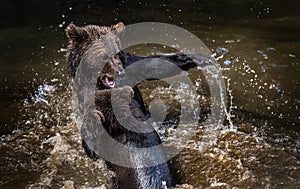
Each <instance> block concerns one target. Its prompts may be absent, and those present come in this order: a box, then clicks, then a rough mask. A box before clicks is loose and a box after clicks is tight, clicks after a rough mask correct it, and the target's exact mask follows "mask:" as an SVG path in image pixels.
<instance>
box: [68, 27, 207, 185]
mask: <svg viewBox="0 0 300 189" xmlns="http://www.w3.org/2000/svg"><path fill="white" fill-rule="evenodd" d="M123 29H124V24H123V23H118V24H116V25H113V26H110V27H106V26H96V25H88V26H85V27H77V26H75V25H74V24H70V25H69V26H68V27H67V29H66V35H67V37H68V39H69V41H70V45H69V47H68V52H67V63H68V65H67V66H68V73H69V75H70V78H71V80H72V83H73V87H74V89H75V91H76V94H77V97H78V105H79V110H80V111H79V112H80V113H81V115H82V117H83V123H82V127H81V129H82V130H81V132H82V136H83V147H84V149H85V150H86V153H87V155H88V156H89V157H91V158H93V159H97V158H99V157H101V156H102V155H103V154H105V153H106V154H107V153H108V154H109V153H111V154H113V155H115V156H124V157H127V156H128V158H129V159H130V157H132V154H130V153H128V152H122V151H118V152H114V150H115V149H116V148H115V146H114V145H115V144H116V143H114V142H113V141H112V140H111V138H113V140H114V141H116V142H118V143H119V144H122V145H125V146H129V147H136V148H151V147H155V146H159V145H160V144H161V140H160V138H159V136H158V134H157V133H156V132H155V130H153V128H152V127H151V126H149V125H145V124H143V122H144V121H146V120H147V119H148V118H147V116H146V114H147V111H146V108H145V106H144V102H143V99H142V98H141V95H140V92H139V90H138V88H137V87H134V88H133V89H132V88H131V87H129V86H123V87H118V86H116V84H117V81H118V79H119V78H120V77H121V75H122V74H124V68H126V67H127V66H129V65H131V64H132V63H134V62H136V61H139V60H144V59H146V60H147V59H152V58H160V59H163V60H167V61H170V62H173V63H174V64H175V65H176V66H178V67H180V68H182V69H184V70H187V69H189V68H191V67H195V66H197V64H198V65H199V62H200V64H202V63H204V64H205V63H206V62H207V61H208V62H209V61H210V58H209V57H206V56H203V55H196V59H197V60H194V57H195V56H189V55H185V54H174V55H159V56H149V57H138V56H134V55H132V54H129V53H126V52H124V51H122V50H121V49H120V40H119V34H120V33H121V32H122V30H123ZM195 62H197V64H196V63H195ZM150 67H151V65H150ZM161 71H162V72H163V75H165V76H172V75H176V74H179V73H174V72H172V71H170V72H169V73H168V70H167V69H164V68H161ZM113 95H115V96H116V95H117V97H116V98H115V99H117V101H118V102H117V103H118V112H122V116H123V117H130V116H128V115H129V114H132V116H133V117H134V118H135V119H129V121H127V124H128V125H129V127H128V125H127V126H126V127H124V126H123V125H122V124H121V123H120V122H119V120H118V119H117V118H116V115H115V112H114V110H113V107H112V104H113V103H116V102H111V99H112V96H113ZM99 123H100V124H99ZM141 128H143V129H145V128H146V130H147V131H148V132H143V131H144V130H143V129H141ZM103 129H104V130H103ZM104 131H105V132H104ZM139 131H141V132H139ZM103 133H107V134H108V135H103ZM90 139H91V140H90ZM86 140H88V141H98V142H95V143H90V142H87V141H86ZM108 141H110V142H108ZM104 144H105V145H104ZM95 149H97V150H95ZM155 149H156V150H155V151H153V152H151V157H149V154H139V155H138V156H136V155H135V157H134V158H132V159H130V160H129V162H131V163H132V164H135V163H136V162H142V164H143V163H145V164H147V160H150V159H152V161H155V159H158V160H166V155H165V152H164V149H163V148H160V147H159V148H155ZM153 159H154V160H153ZM158 162H160V163H159V164H157V165H153V166H146V167H143V166H142V167H134V166H133V167H132V168H130V167H124V166H120V165H117V163H116V162H112V163H111V162H107V164H108V165H109V166H110V167H111V169H112V170H113V171H115V173H116V177H117V178H116V188H162V187H164V186H166V187H170V186H172V185H173V184H174V180H173V178H172V175H171V171H170V168H169V163H168V162H167V160H166V161H164V162H161V161H158Z"/></svg>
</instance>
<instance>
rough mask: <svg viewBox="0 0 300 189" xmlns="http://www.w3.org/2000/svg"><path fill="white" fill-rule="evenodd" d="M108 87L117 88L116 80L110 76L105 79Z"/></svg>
mask: <svg viewBox="0 0 300 189" xmlns="http://www.w3.org/2000/svg"><path fill="white" fill-rule="evenodd" d="M104 81H105V83H106V85H107V86H108V87H110V88H114V87H115V80H114V79H112V78H110V77H108V76H105V79H104Z"/></svg>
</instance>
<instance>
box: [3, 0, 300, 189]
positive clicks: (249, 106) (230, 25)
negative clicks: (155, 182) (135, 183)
mask: <svg viewBox="0 0 300 189" xmlns="http://www.w3.org/2000/svg"><path fill="white" fill-rule="evenodd" d="M1 4H2V2H1ZM136 7H139V9H140V10H144V11H140V12H137V11H136V10H137V9H136ZM296 7H299V2H295V1H287V2H285V3H278V2H270V1H262V2H260V1H257V2H256V1H247V2H243V1H229V0H228V1H222V2H221V1H198V2H194V1H185V2H177V1H175V2H173V1H165V2H164V3H162V2H160V1H153V2H152V1H151V3H149V2H148V3H144V2H141V3H139V2H133V1H130V2H127V1H126V2H123V1H109V2H97V3H96V2H92V1H83V2H82V3H72V2H68V3H63V2H60V1H59V2H55V1H53V3H46V4H41V3H39V2H37V1H36V2H35V1H32V2H28V3H27V1H26V2H25V1H24V2H23V3H22V2H19V3H17V2H13V1H12V2H3V6H1V11H0V12H1V13H0V16H1V20H0V21H1V25H0V28H1V29H0V52H1V53H0V65H1V70H0V107H1V108H0V110H1V111H0V118H1V119H0V134H1V137H0V140H1V143H0V188H5V189H6V188H7V189H10V188H62V187H63V186H64V187H65V188H68V187H69V188H72V185H74V186H75V187H76V188H79V187H80V186H82V187H83V188H88V187H100V188H101V187H102V188H111V187H112V183H111V181H110V178H111V177H113V173H112V172H111V171H109V170H108V169H107V167H106V166H105V164H104V162H103V161H102V160H99V161H97V162H93V161H92V160H91V159H89V158H88V157H86V155H85V154H84V152H83V150H82V148H81V143H80V141H81V139H80V133H79V131H78V127H77V126H76V124H75V122H74V119H73V117H74V115H73V114H72V112H73V111H72V106H71V92H70V87H69V84H68V81H67V75H66V69H65V67H66V65H65V60H64V59H65V58H64V55H65V48H66V44H67V40H66V39H65V36H64V28H65V27H66V24H67V23H69V22H71V21H74V22H75V23H77V24H84V23H97V24H112V23H115V22H116V20H120V21H124V22H125V23H126V24H131V23H135V22H143V21H157V22H166V23H171V24H175V25H177V26H179V27H182V28H184V29H186V30H189V31H190V32H192V33H193V34H195V35H196V36H198V37H199V38H200V39H201V40H202V41H203V42H204V43H205V44H206V45H207V46H208V47H209V49H211V51H212V52H213V53H216V55H215V58H217V59H218V63H219V64H220V65H221V67H222V69H223V71H222V73H223V76H224V77H225V81H226V85H227V87H228V90H229V92H230V94H229V95H228V99H229V101H228V102H230V99H231V98H232V103H228V109H230V110H231V115H232V116H233V117H232V118H231V120H232V121H233V125H234V127H231V128H230V129H229V126H228V125H229V124H228V122H226V121H225V123H224V125H223V126H222V127H221V132H220V133H219V134H218V136H217V141H215V142H214V143H213V144H211V146H210V147H209V148H208V149H207V150H205V151H202V150H201V145H202V143H201V141H204V139H205V138H210V137H211V135H213V134H214V133H213V132H212V133H210V132H204V131H205V128H206V127H207V125H206V122H205V119H204V118H205V115H206V113H208V112H209V110H207V109H209V105H210V104H209V103H210V101H209V100H208V99H209V93H208V92H207V88H205V86H204V87H203V86H199V87H198V92H199V95H200V96H201V97H203V98H201V99H202V101H201V102H200V104H201V110H202V118H203V119H202V121H201V122H200V123H199V125H193V126H191V127H183V128H181V127H180V128H173V127H172V123H173V124H175V123H176V120H177V119H179V118H178V117H177V116H178V112H179V111H178V105H180V103H179V102H178V101H176V99H175V100H174V99H173V98H171V96H172V95H173V94H172V93H171V92H168V91H167V90H166V91H164V90H160V89H161V88H160V87H158V86H161V85H160V84H159V83H157V82H153V81H152V82H144V83H143V85H141V86H140V88H141V90H142V92H143V96H144V98H145V101H146V103H147V104H150V102H151V98H152V97H153V96H161V97H162V98H163V99H166V100H168V99H169V101H167V104H168V107H169V110H170V115H168V119H169V120H170V123H169V124H168V125H167V126H166V127H165V128H159V129H158V131H159V133H160V134H161V137H162V139H163V140H164V141H166V142H169V144H171V145H174V146H176V145H186V144H182V143H181V138H180V137H178V136H174V135H172V134H173V133H175V131H176V130H177V131H180V132H181V133H187V135H188V136H191V138H190V140H189V142H188V144H187V145H186V147H185V148H184V150H183V151H182V152H181V153H180V154H179V155H178V156H177V157H176V158H174V159H173V160H172V162H173V166H174V167H175V169H176V170H177V177H178V182H179V184H180V185H179V186H178V188H234V187H236V188H299V186H300V160H299V158H300V153H299V148H300V136H299V135H300V134H299V123H300V114H299V101H300V97H299V94H300V87H299V78H300V77H299V69H300V66H299V56H300V53H299V49H300V42H299V39H300V28H299V23H300V14H299V13H298V9H297V8H296ZM41 10H45V11H41ZM8 15H14V16H10V17H8ZM22 15H23V16H22ZM5 18H7V19H5ZM130 50H131V51H132V52H135V53H136V54H139V55H149V54H152V53H161V52H169V51H167V50H165V49H163V48H160V47H157V46H154V47H153V46H152V47H151V46H139V47H136V48H132V49H130ZM222 55H223V56H222ZM200 75H201V74H200V73H199V71H197V69H192V70H190V71H189V76H190V77H191V78H192V80H193V81H195V80H197V79H198V78H199V77H200ZM202 79H203V78H202Z"/></svg>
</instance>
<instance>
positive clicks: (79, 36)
mask: <svg viewBox="0 0 300 189" xmlns="http://www.w3.org/2000/svg"><path fill="white" fill-rule="evenodd" d="M66 35H67V37H68V39H69V40H70V42H72V43H77V44H78V43H82V42H84V41H85V40H87V39H88V36H89V35H88V32H87V31H86V30H85V29H84V28H82V27H77V26H75V25H74V24H73V23H71V24H69V26H68V27H67V28H66Z"/></svg>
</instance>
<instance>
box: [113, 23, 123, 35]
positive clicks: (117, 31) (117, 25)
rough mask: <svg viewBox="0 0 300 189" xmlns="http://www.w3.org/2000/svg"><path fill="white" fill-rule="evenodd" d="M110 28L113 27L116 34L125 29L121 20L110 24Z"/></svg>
mask: <svg viewBox="0 0 300 189" xmlns="http://www.w3.org/2000/svg"><path fill="white" fill-rule="evenodd" d="M112 29H113V30H114V31H116V33H117V34H120V33H122V32H123V30H124V29H125V25H124V23H123V22H119V23H117V24H116V25H113V26H112Z"/></svg>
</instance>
